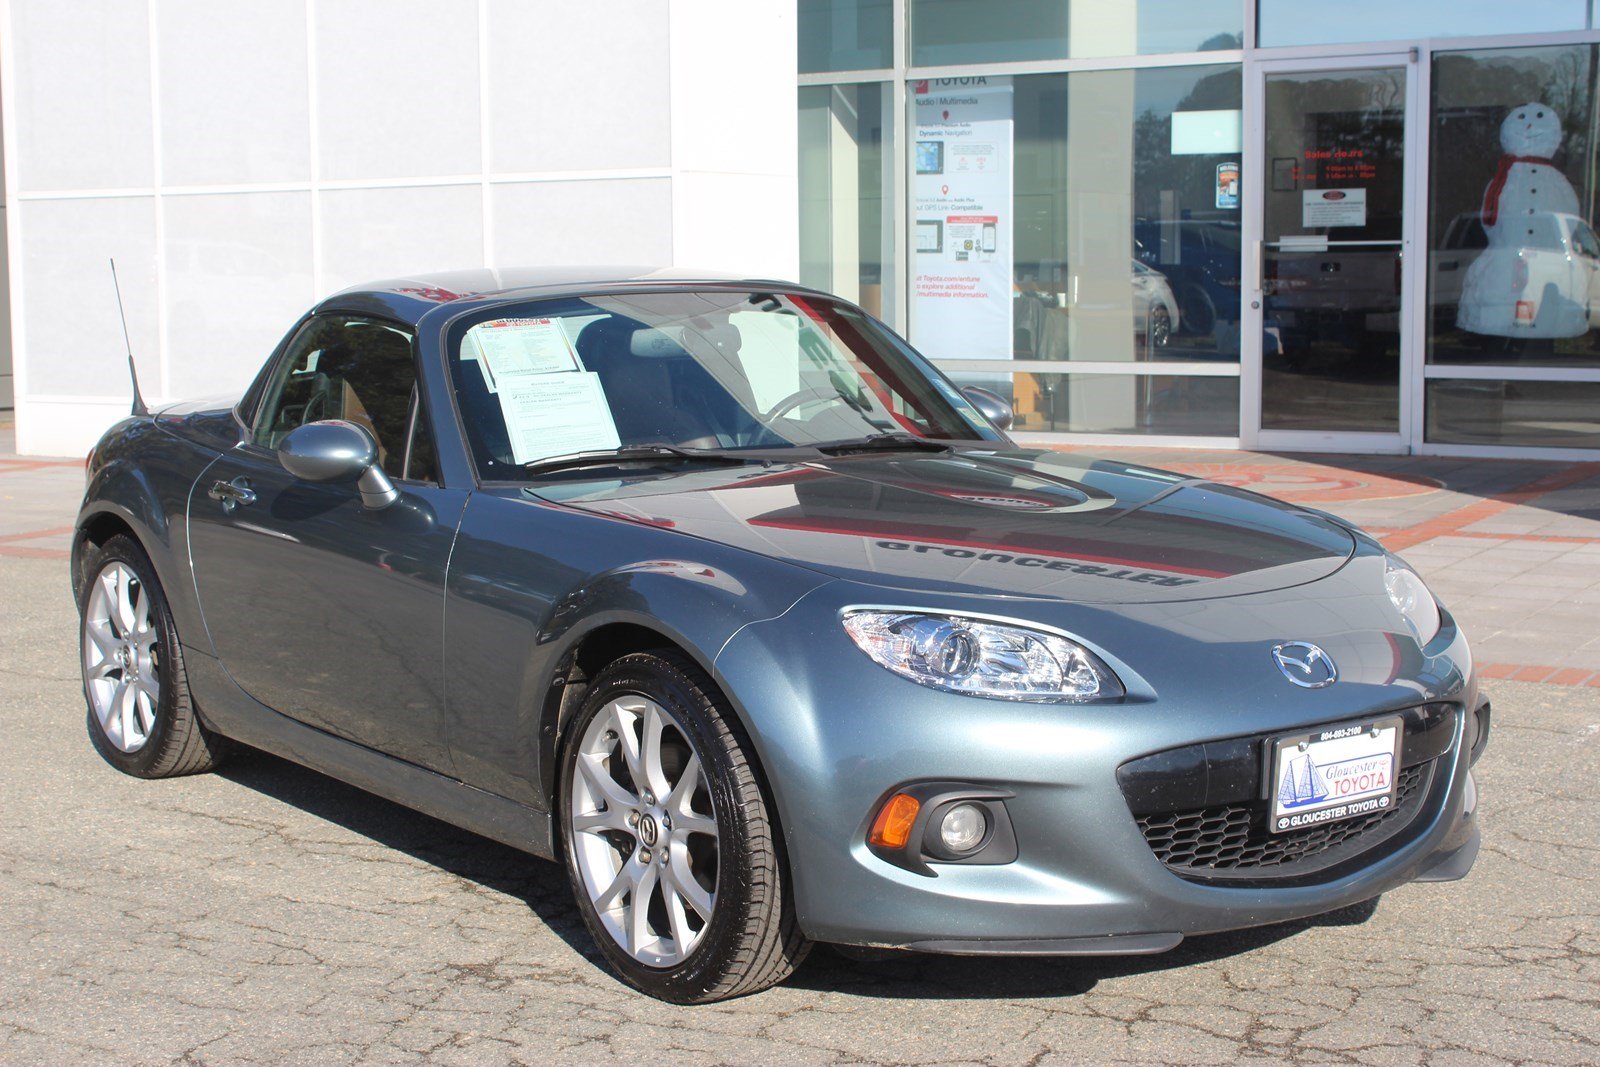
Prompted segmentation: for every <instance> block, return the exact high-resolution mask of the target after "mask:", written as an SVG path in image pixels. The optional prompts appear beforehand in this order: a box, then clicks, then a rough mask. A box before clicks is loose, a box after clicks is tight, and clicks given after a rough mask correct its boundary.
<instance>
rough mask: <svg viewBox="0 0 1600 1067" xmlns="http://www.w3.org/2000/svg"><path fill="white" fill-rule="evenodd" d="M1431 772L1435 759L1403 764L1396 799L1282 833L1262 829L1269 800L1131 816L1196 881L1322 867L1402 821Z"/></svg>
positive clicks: (1275, 877) (1412, 812)
mask: <svg viewBox="0 0 1600 1067" xmlns="http://www.w3.org/2000/svg"><path fill="white" fill-rule="evenodd" d="M1432 776H1433V761H1429V762H1427V763H1422V764H1418V765H1416V766H1413V767H1407V768H1405V769H1404V770H1403V771H1401V772H1400V779H1399V781H1398V782H1397V783H1396V790H1395V801H1394V804H1393V805H1391V806H1390V807H1388V808H1386V809H1384V810H1383V811H1380V812H1375V813H1373V814H1371V815H1363V816H1361V817H1359V818H1354V819H1345V820H1343V821H1340V822H1331V823H1321V824H1318V825H1316V826H1309V827H1306V828H1305V829H1303V830H1291V831H1289V832H1287V833H1281V834H1275V833H1272V832H1271V831H1270V830H1268V829H1267V821H1268V812H1267V802H1266V801H1260V802H1257V803H1250V804H1242V803H1241V804H1222V805H1217V806H1215V807H1209V808H1195V809H1192V810H1189V811H1175V812H1159V813H1153V814H1145V815H1139V816H1136V818H1137V820H1138V823H1139V829H1140V830H1141V831H1143V833H1144V839H1145V841H1146V842H1147V843H1148V844H1149V845H1150V848H1151V851H1153V852H1154V853H1155V854H1156V858H1158V859H1159V860H1161V862H1162V863H1164V864H1166V865H1167V867H1168V868H1169V869H1170V870H1171V871H1172V872H1173V873H1174V874H1178V875H1181V876H1183V877H1185V878H1189V879H1191V880H1193V881H1222V880H1226V881H1233V882H1237V881H1240V880H1242V878H1248V877H1249V875H1248V872H1250V871H1255V870H1261V869H1263V868H1274V867H1282V866H1283V865H1285V864H1289V865H1292V866H1293V868H1294V870H1293V874H1294V875H1301V874H1307V873H1310V872H1311V871H1312V870H1316V871H1322V870H1325V869H1326V868H1328V867H1330V866H1332V865H1333V864H1334V863H1337V862H1338V861H1339V859H1341V858H1343V856H1344V855H1345V854H1348V853H1351V852H1356V851H1360V852H1365V851H1367V850H1368V849H1370V848H1372V847H1373V846H1375V845H1376V844H1378V842H1380V841H1382V840H1386V839H1388V838H1389V837H1392V836H1393V835H1394V834H1395V833H1397V832H1399V831H1400V830H1401V829H1403V828H1404V827H1405V826H1406V824H1408V823H1410V822H1411V821H1412V820H1413V819H1414V818H1415V817H1416V815H1417V813H1418V811H1419V810H1420V809H1421V807H1422V802H1423V800H1424V799H1425V798H1426V795H1427V784H1428V782H1429V781H1430V780H1431V778H1432ZM1319 861H1322V862H1319ZM1289 874H1290V872H1288V871H1283V872H1276V871H1265V870H1263V871H1262V874H1261V875H1260V877H1261V878H1263V879H1267V880H1272V881H1280V880H1281V879H1282V878H1283V877H1284V876H1287V875H1289Z"/></svg>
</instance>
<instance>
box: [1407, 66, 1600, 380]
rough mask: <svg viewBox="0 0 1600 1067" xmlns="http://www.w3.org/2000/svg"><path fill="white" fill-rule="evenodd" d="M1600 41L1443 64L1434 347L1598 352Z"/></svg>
mask: <svg viewBox="0 0 1600 1067" xmlns="http://www.w3.org/2000/svg"><path fill="white" fill-rule="evenodd" d="M1596 77H1597V64H1596V47H1595V46H1593V45H1557V46H1550V47H1543V48H1514V49H1496V50H1492V51H1474V52H1450V53H1443V54H1440V55H1438V56H1436V57H1435V59H1434V64H1433V108H1432V138H1431V140H1432V156H1433V160H1432V164H1433V165H1432V167H1431V179H1430V190H1429V192H1430V196H1429V201H1428V206H1429V212H1430V214H1429V227H1428V229H1429V252H1428V361H1429V362H1430V363H1448V364H1464V363H1489V364H1502V365H1523V366H1560V367H1595V366H1600V238H1597V237H1596V235H1595V231H1594V228H1593V226H1594V223H1595V221H1596V184H1597V182H1600V173H1597V171H1596V164H1595V148H1596V144H1595V129H1596V123H1597V122H1600V113H1597V110H1596V105H1597V101H1596V93H1595V82H1596Z"/></svg>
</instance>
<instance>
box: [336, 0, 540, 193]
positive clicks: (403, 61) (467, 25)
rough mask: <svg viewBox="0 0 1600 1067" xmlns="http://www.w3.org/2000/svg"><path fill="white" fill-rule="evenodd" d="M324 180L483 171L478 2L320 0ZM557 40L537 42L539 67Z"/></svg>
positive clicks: (530, 46)
mask: <svg viewBox="0 0 1600 1067" xmlns="http://www.w3.org/2000/svg"><path fill="white" fill-rule="evenodd" d="M314 10H315V13H316V27H315V31H316V32H315V41H316V45H315V47H316V65H317V78H316V80H317V141H318V151H319V159H320V174H319V175H318V177H320V178H323V179H328V180H336V179H348V180H360V179H370V178H403V177H415V176H418V175H441V174H476V173H478V172H479V171H480V170H482V163H483V161H482V153H481V151H480V130H479V125H480V123H479V111H478V96H479V87H478V80H479V79H478V4H477V0H316V3H315V5H314ZM547 45H548V42H540V41H530V42H527V54H528V56H529V62H530V64H534V65H536V64H537V63H538V57H539V56H540V54H541V53H542V51H543V47H542V46H547Z"/></svg>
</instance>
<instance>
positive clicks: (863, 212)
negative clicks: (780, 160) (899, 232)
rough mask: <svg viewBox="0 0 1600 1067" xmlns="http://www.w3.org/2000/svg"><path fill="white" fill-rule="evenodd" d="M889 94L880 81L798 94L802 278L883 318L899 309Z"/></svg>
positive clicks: (810, 89)
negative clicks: (889, 203)
mask: <svg viewBox="0 0 1600 1067" xmlns="http://www.w3.org/2000/svg"><path fill="white" fill-rule="evenodd" d="M888 106H889V93H888V87H887V86H886V85H882V84H866V85H832V86H828V85H823V86H805V87H803V88H801V90H800V280H801V281H802V282H804V283H805V284H807V285H813V286H816V287H817V288H819V289H825V290H827V291H828V292H831V293H837V294H838V295H840V296H842V297H845V298H846V299H848V300H853V301H855V302H857V303H859V304H861V305H862V306H863V307H865V308H866V309H867V310H868V311H870V312H872V313H873V314H874V315H877V316H878V317H879V318H890V317H892V314H893V308H894V293H893V286H894V279H895V277H896V274H895V271H894V269H893V266H892V265H893V262H894V254H893V233H892V230H891V228H890V226H889V216H888V213H887V212H886V211H885V210H884V204H885V199H884V198H885V195H886V191H887V190H888V188H889V186H890V182H891V180H892V168H890V166H889V158H888V153H887V152H886V151H885V145H886V143H887V130H888V113H887V109H888Z"/></svg>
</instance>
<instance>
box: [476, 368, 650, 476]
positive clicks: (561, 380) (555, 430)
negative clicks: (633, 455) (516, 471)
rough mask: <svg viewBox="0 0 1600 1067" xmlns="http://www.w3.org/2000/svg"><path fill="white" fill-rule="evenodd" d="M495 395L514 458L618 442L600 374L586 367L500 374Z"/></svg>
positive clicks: (611, 445) (560, 453)
mask: <svg viewBox="0 0 1600 1067" xmlns="http://www.w3.org/2000/svg"><path fill="white" fill-rule="evenodd" d="M499 400H500V410H501V412H502V413H503V414H504V415H505V420H506V436H507V438H508V439H509V440H510V442H511V458H512V459H513V460H515V461H516V462H517V463H532V462H535V461H536V460H541V459H548V458H549V457H551V456H564V455H567V454H568V453H572V452H587V451H589V450H591V449H605V448H616V447H618V445H620V444H621V439H620V438H618V436H617V425H616V423H615V422H614V421H613V420H612V418H611V405H610V403H609V402H607V400H606V394H605V390H604V389H603V388H601V386H600V376H599V375H598V374H595V373H594V372H592V371H579V370H573V371H570V372H568V373H566V374H520V375H510V376H506V377H502V378H501V379H500V392H499Z"/></svg>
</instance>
